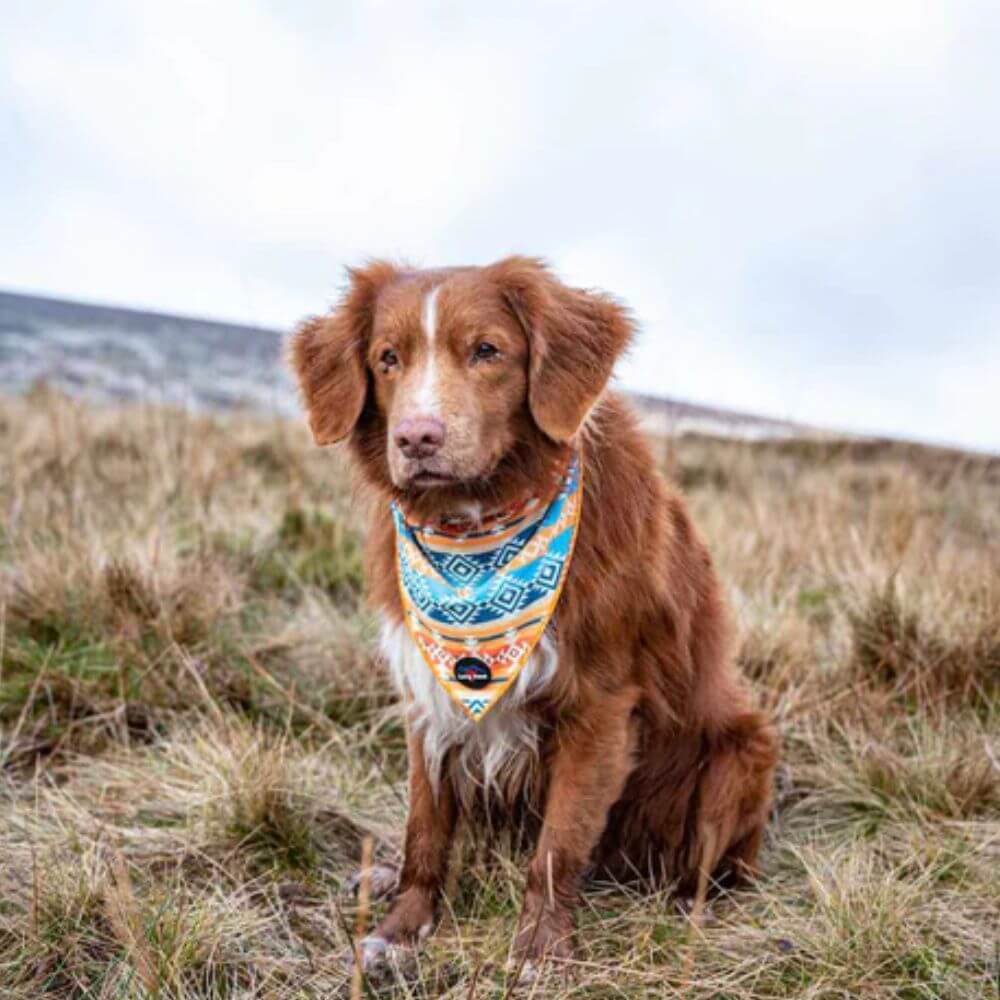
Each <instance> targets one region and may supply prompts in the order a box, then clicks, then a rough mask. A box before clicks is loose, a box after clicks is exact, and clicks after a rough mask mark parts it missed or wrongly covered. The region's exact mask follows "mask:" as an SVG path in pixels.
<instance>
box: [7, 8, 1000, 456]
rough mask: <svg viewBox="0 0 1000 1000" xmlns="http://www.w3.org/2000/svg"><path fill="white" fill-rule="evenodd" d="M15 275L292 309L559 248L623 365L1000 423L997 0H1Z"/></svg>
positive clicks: (40, 281) (987, 427)
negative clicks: (629, 342)
mask: <svg viewBox="0 0 1000 1000" xmlns="http://www.w3.org/2000/svg"><path fill="white" fill-rule="evenodd" d="M3 7H4V16H3V19H4V30H3V32H2V33H0V233H2V234H3V238H2V239H0V287H2V288H6V289H8V290H23V291H33V292H40V293H46V294H54V295H60V296H66V297H71V298H80V299H84V300H88V301H97V302H111V303H120V304H127V305H136V306H143V307H149V308H153V309H159V310H164V311H168V312H179V313H183V314H191V315H205V316H210V317H217V318H223V319H229V320H235V321H237V322H248V323H253V324H258V325H267V326H276V327H279V328H288V327H290V326H291V325H292V324H293V323H294V322H295V321H296V320H297V319H298V318H300V317H301V316H302V315H304V314H307V313H312V312H317V311H321V310H323V309H324V308H326V307H327V306H328V305H329V304H330V303H332V302H333V301H335V300H336V297H337V295H338V293H339V291H340V289H341V288H342V286H343V282H344V269H345V267H347V266H349V265H351V264H355V263H358V262H359V261H362V260H364V259H365V258H368V257H382V256H387V257H391V258H396V259H400V260H404V261H408V262H410V263H412V264H416V265H424V266H434V265H441V264H465V263H473V264H481V263H488V262H490V261H492V260H495V259H497V258H500V257H502V256H504V255H506V254H509V253H528V254H532V255H540V256H543V257H545V258H547V259H548V260H549V261H550V262H551V264H552V265H553V267H554V268H555V269H556V271H557V272H558V273H559V274H560V275H561V276H562V277H563V278H564V279H566V280H567V281H569V282H571V283H573V284H577V285H582V286H592V287H597V288H602V289H606V290H608V291H611V292H613V293H615V294H616V295H618V296H619V297H620V298H622V299H623V300H624V301H625V302H627V303H628V305H629V306H630V307H631V308H632V310H633V312H634V314H635V316H636V318H637V320H638V322H639V325H640V331H641V332H640V335H639V338H638V341H637V343H636V346H635V347H634V349H633V350H632V352H631V354H630V355H629V356H628V358H626V359H625V361H624V362H623V363H622V364H621V365H620V367H619V378H620V381H621V382H622V383H623V384H624V385H625V386H626V387H629V388H634V389H638V390H642V391H645V392H650V393H655V394H659V395H668V396H673V397H677V398H680V399H687V400H691V401H696V402H701V403H708V404H714V405H720V406H724V407H730V408H734V409H739V410H745V411H749V412H753V413H759V414H763V415H768V416H773V417H779V418H788V419H793V420H797V421H802V422H805V423H809V424H814V425H818V426H823V427H829V428H838V429H845V430H852V431H859V432H881V433H888V434H894V435H899V436H903V437H909V438H919V439H924V440H929V441H936V442H943V443H956V444H963V445H967V446H972V447H978V448H984V449H989V450H994V451H1000V99H998V96H1000V59H998V58H997V52H998V51H1000V5H998V4H996V3H995V2H983V3H977V2H974V0H928V2H921V0H864V2H862V0H837V2H828V0H752V2H751V0H747V2H739V0H729V2H727V0H698V2H697V3H691V2H687V3H672V2H663V0H661V2H649V3H647V2H640V0H634V2H623V0H619V2H617V3H592V2H588V0H574V2H562V0H551V2H521V0H511V2H507V3H504V4H496V3H485V2H478V0H465V2H443V3H404V2H396V3H387V2H368V3H361V2H351V0H338V2H329V0H325V2H311V0H211V2H208V0H202V2H194V0H171V2H169V3H166V2H154V0H88V3H86V4H82V3H79V2H78V0H47V2H46V3H44V4H41V3H38V2H37V0H4V4H3Z"/></svg>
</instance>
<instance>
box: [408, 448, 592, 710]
mask: <svg viewBox="0 0 1000 1000" xmlns="http://www.w3.org/2000/svg"><path fill="white" fill-rule="evenodd" d="M582 481H583V473H582V469H581V465H580V459H579V457H578V456H576V455H571V456H570V458H569V460H568V462H566V463H564V464H562V465H561V466H560V468H559V469H558V470H557V472H556V473H555V474H554V476H553V483H552V486H551V488H550V490H549V491H548V492H547V494H546V495H543V496H537V497H532V498H531V499H529V500H522V501H520V502H518V503H516V504H512V505H511V506H509V507H506V508H504V509H502V510H499V511H496V512H495V513H493V514H490V515H489V516H488V517H486V518H484V519H483V521H482V522H481V523H480V522H477V523H476V524H475V530H470V528H472V527H473V525H472V523H471V522H469V521H468V520H465V519H461V518H443V519H441V520H439V521H437V522H435V523H433V524H427V523H411V522H410V521H408V520H407V519H406V516H405V515H404V513H403V511H402V509H401V508H400V506H399V505H398V504H396V503H394V504H393V505H392V515H393V519H394V520H395V524H396V557H397V570H398V575H399V590H400V595H401V596H402V599H403V612H404V615H405V617H406V625H407V627H408V628H409V630H410V635H411V636H412V637H413V641H414V642H415V643H416V644H417V648H418V649H419V650H420V652H421V654H422V656H423V658H424V661H425V662H426V664H427V666H428V667H429V668H430V670H431V673H433V674H434V676H435V678H437V680H438V682H439V683H440V684H441V686H442V687H443V688H444V689H445V691H447V692H448V694H449V695H450V696H451V697H452V698H453V699H454V700H455V701H456V702H457V703H458V704H459V705H461V706H462V708H463V709H464V710H465V711H466V712H467V713H468V715H469V716H470V717H471V718H472V719H474V720H476V721H478V720H480V719H482V718H483V717H484V716H485V715H486V713H487V712H488V711H489V710H490V709H491V708H492V707H493V706H494V705H495V704H496V703H497V702H498V701H499V700H500V697H501V695H503V693H504V692H505V691H506V690H507V689H508V688H509V687H510V686H511V685H512V684H513V683H514V681H515V680H516V679H517V675H518V673H520V670H521V668H522V667H523V666H524V664H525V663H527V662H528V657H529V656H530V655H531V652H532V650H533V649H534V648H535V645H536V644H537V642H538V640H539V639H541V637H542V633H543V632H544V631H545V626H546V625H548V623H549V619H550V618H551V617H552V614H553V612H554V611H555V609H556V604H557V603H558V601H559V594H560V593H561V591H562V587H563V583H564V581H565V579H566V571H567V569H568V568H569V562H570V559H571V558H572V555H573V546H574V543H575V542H576V530H577V525H578V524H579V522H580V509H581V506H582V502H581V501H582V496H583V494H582V490H581V484H582Z"/></svg>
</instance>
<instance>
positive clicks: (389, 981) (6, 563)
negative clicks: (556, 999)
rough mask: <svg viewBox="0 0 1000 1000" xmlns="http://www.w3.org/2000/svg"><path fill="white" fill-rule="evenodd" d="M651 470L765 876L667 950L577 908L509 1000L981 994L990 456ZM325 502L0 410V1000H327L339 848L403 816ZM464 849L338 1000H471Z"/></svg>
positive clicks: (258, 456)
mask: <svg viewBox="0 0 1000 1000" xmlns="http://www.w3.org/2000/svg"><path fill="white" fill-rule="evenodd" d="M663 460H664V464H665V466H666V468H667V470H668V473H669V474H670V475H673V476H675V477H676V478H677V479H678V480H679V481H680V482H682V483H683V484H684V485H685V487H686V489H687V491H688V494H689V497H690V500H691V503H692V506H693V507H694V510H695V514H696V516H697V519H698V521H699V523H700V524H701V525H702V527H703V529H704V531H705V533H706V535H707V536H708V538H709V539H710V541H711V545H712V548H713V551H714V553H715V556H716V559H717V562H718V564H719V568H720V570H721V572H722V574H723V576H724V578H725V579H726V581H727V582H728V583H729V585H730V587H731V590H732V597H733V602H734V604H735V606H736V608H737V610H738V614H739V618H740V622H741V627H742V632H743V636H744V643H743V650H742V660H743V664H744V667H745V669H746V670H747V672H748V673H749V674H750V676H752V677H753V679H754V681H755V684H756V685H757V688H758V691H759V695H760V697H761V699H762V700H763V701H764V702H765V703H767V704H768V705H769V706H770V708H771V710H772V711H773V712H774V713H775V715H776V717H777V718H778V720H779V722H780V726H781V730H782V734H783V739H784V745H785V763H784V765H783V770H782V774H781V780H780V783H779V785H780V787H779V806H778V809H777V811H776V816H775V820H774V823H773V829H772V832H771V836H770V840H769V843H768V845H767V849H766V853H765V857H764V866H765V870H766V875H765V877H764V878H763V880H762V881H761V882H760V883H759V884H758V885H757V886H756V887H754V888H753V889H751V890H747V891H743V892H740V893H738V894H736V895H733V896H730V897H727V898H722V899H719V900H718V901H716V902H715V903H714V904H713V906H712V909H711V911H710V914H709V919H708V922H707V925H706V927H705V928H704V930H703V931H702V932H701V933H699V934H693V933H691V932H690V931H689V929H688V926H687V924H686V921H685V919H684V917H683V916H682V915H680V914H679V913H678V912H677V911H676V910H675V909H674V908H673V907H672V905H671V903H670V901H669V900H668V899H667V898H666V897H665V896H664V895H648V894H641V893H635V892H633V891H630V890H629V891H627V890H623V889H621V888H618V887H613V886H604V887H592V888H591V889H589V890H588V891H587V893H586V895H585V900H584V905H583V907H582V911H581V920H580V924H581V933H580V952H579V961H578V962H577V963H575V964H574V965H573V967H572V968H571V969H569V970H568V971H567V972H566V973H565V974H563V975H560V976H558V977H553V978H549V979H547V980H543V981H542V982H540V983H536V984H535V985H534V986H533V987H522V988H520V989H519V991H518V992H519V993H522V994H523V995H532V993H533V995H535V996H567V997H568V996H570V995H573V996H576V995H580V996H594V997H615V996H619V997H642V996H649V997H654V996H655V997H662V996H674V995H677V996H681V995H683V996H689V997H705V998H708V997H719V998H733V1000H749V998H752V997H760V998H764V997H813V998H820V997H822V998H834V997H890V996H892V997H905V998H912V1000H918V998H931V997H988V996H995V995H996V993H997V984H998V978H997V977H998V975H1000V971H998V928H1000V878H998V876H997V872H998V871H1000V726H998V720H1000V462H997V461H989V460H986V459H976V458H970V457H968V456H960V455H954V454H947V453H943V452H936V451H930V450H926V449H919V448H916V447H910V446H894V445H889V444H884V443H883V444H875V445H863V444H853V445H845V444H842V443H841V444H838V443H825V444H824V443H811V444H810V443H801V442H799V443H795V442H790V443H781V444H778V443H775V444H741V443H734V442H724V441H712V440H707V439H695V438H684V439H680V440H676V441H670V442H665V443H664V445H663ZM359 506H360V504H359V502H358V501H357V499H356V498H355V497H353V496H352V493H351V490H350V488H349V486H348V485H347V482H346V479H345V472H344V467H343V465H342V464H341V462H340V460H339V459H338V458H337V456H336V455H331V454H329V453H322V452H319V451H318V450H316V449H314V448H313V447H312V446H311V445H310V443H309V442H308V440H307V438H306V436H305V434H304V433H303V432H302V430H301V429H300V428H298V427H296V426H293V425H290V424H286V423H281V422H276V421H266V420H259V419H253V418H249V417H219V418H209V417H192V416H189V415H184V414H182V413H178V412H173V411H168V410H162V409H159V410H145V409H125V410H119V411H114V410H102V409H93V408H88V407H85V406H83V405H81V404H76V403H72V402H70V401H68V400H66V399H63V398H61V397H58V396H54V395H50V394H47V393H45V392H37V393H35V394H34V395H33V396H31V397H29V398H27V399H7V400H0V727H2V729H0V733H2V742H0V764H2V772H0V781H2V784H0V996H3V997H12V998H36V997H45V996H53V997H55V996H60V997H69V996H73V997H102V998H110V997H148V998H152V997H187V998H195V997H257V996H260V997H275V998H278V997H287V998H291V997H329V996H337V995H347V994H346V991H347V990H348V989H349V977H348V974H347V972H346V971H345V969H344V966H343V963H342V957H343V955H344V954H345V953H346V951H347V949H348V947H349V936H348V935H349V930H350V928H352V927H353V926H354V920H355V913H354V903H353V900H352V899H351V897H350V896H349V895H348V894H346V893H344V892H343V891H342V889H343V885H344V883H345V880H346V879H347V877H348V875H349V874H350V873H351V872H352V870H353V868H354V867H355V866H356V859H357V858H358V857H359V854H360V850H361V847H360V845H361V842H362V840H363V839H364V837H365V836H366V835H373V836H374V838H375V841H376V844H377V845H378V846H377V852H378V853H379V854H380V855H381V856H382V857H388V856H390V855H391V854H392V853H393V851H394V844H395V839H394V838H395V836H396V835H397V834H398V831H399V828H400V825H401V822H402V817H403V815H404V803H403V795H404V794H405V785H404V782H403V775H404V768H405V759H404V757H405V754H404V747H403V739H402V728H401V724H400V717H399V711H398V707H397V706H396V705H395V703H394V700H393V698H392V695H391V692H390V691H389V689H388V686H387V684H386V682H385V681H384V680H383V679H382V677H381V676H380V674H379V672H378V671H377V670H376V669H375V668H374V665H373V664H372V662H371V649H372V643H371V638H372V624H371V622H370V621H369V619H368V617H367V615H366V613H365V611H364V609H363V605H362V602H361V599H360V583H361V574H362V568H363V567H362V564H361V555H360V549H359V531H360V527H361V523H362V520H361V517H360V515H359V509H358V508H359ZM466 853H467V855H468V857H467V859H466V861H467V863H466V865H465V867H464V869H463V872H462V874H461V876H460V877H459V878H458V879H457V881H456V884H455V886H454V890H453V892H452V893H451V894H450V896H449V899H448V901H447V906H446V913H445V917H444V922H443V925H442V927H441V929H440V930H439V932H438V933H437V934H436V935H435V936H434V937H433V938H432V939H431V941H429V942H428V946H427V948H426V949H425V951H424V952H423V953H421V954H420V955H419V956H418V957H416V958H415V959H414V960H413V962H412V963H410V964H409V965H407V966H406V967H403V968H399V969H398V970H397V971H396V972H394V973H391V974H389V975H387V976H385V977H383V978H382V979H380V981H379V982H377V983H369V984H368V988H369V990H370V991H372V992H380V993H384V994H387V995H397V996H400V997H404V996H406V997H436V996H446V995H447V996H454V997H466V996H477V997H503V996H505V995H507V992H508V989H509V988H510V984H509V982H508V977H507V973H506V971H505V960H506V957H507V949H508V945H509V941H510V937H511V933H512V930H513V924H514V920H515V918H516V914H517V906H518V900H519V897H520V890H521V875H520V859H518V858H517V857H515V856H514V855H512V854H511V853H510V852H509V851H508V850H506V849H503V848H500V849H498V850H497V851H496V852H495V853H494V854H493V855H492V856H490V857H482V856H481V855H480V856H472V853H471V852H470V851H466ZM383 905H384V904H383ZM689 952H690V953H692V954H693V959H694V976H693V980H692V982H691V984H690V987H689V988H685V983H684V979H683V977H684V967H685V956H686V955H687V954H688V953H689Z"/></svg>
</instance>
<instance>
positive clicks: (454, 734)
mask: <svg viewBox="0 0 1000 1000" xmlns="http://www.w3.org/2000/svg"><path fill="white" fill-rule="evenodd" d="M381 649H382V654H383V656H385V659H386V661H387V663H388V665H389V670H390V673H391V674H392V679H393V683H394V684H395V685H396V688H397V690H398V691H399V693H400V695H401V696H402V697H403V698H404V699H405V700H406V701H407V702H408V703H409V712H410V724H411V725H412V726H414V727H416V729H417V730H418V731H419V732H420V733H421V735H422V738H423V744H424V758H425V762H426V765H427V771H428V776H429V777H430V780H431V783H432V784H433V785H434V786H435V788H437V786H438V785H439V784H440V781H441V776H442V767H443V766H444V764H445V760H446V758H448V767H449V771H450V773H451V775H452V777H453V779H455V783H456V786H457V787H458V789H459V792H460V794H464V793H465V792H468V793H469V794H473V793H474V792H475V791H476V790H477V789H482V790H484V791H485V792H487V793H489V794H499V795H502V796H506V795H507V794H508V793H509V792H510V791H512V790H514V789H515V788H516V787H517V786H519V785H521V784H523V782H524V781H525V780H526V778H527V775H528V774H529V773H530V771H531V769H532V765H533V764H534V763H535V762H536V761H537V757H538V749H539V727H538V724H537V722H536V721H535V720H534V719H533V718H532V716H531V715H530V714H529V713H528V712H527V711H526V710H525V705H526V703H527V702H528V701H529V700H530V699H532V698H534V697H536V696H538V695H540V694H542V693H543V692H544V691H545V689H546V688H547V687H548V686H549V684H550V683H551V682H552V679H553V678H554V677H555V674H556V670H557V668H558V665H559V656H558V650H557V645H556V641H555V639H554V637H553V634H552V629H551V628H550V629H549V630H548V631H546V633H545V634H544V635H543V636H542V640H541V642H539V644H538V645H537V646H536V647H535V650H534V652H533V653H532V655H531V657H530V658H529V660H528V662H527V663H526V664H525V665H524V666H523V667H522V668H521V672H520V673H519V674H518V675H517V679H516V680H515V681H514V683H513V684H512V685H511V687H510V688H509V689H508V690H507V691H506V692H505V693H504V695H503V697H502V698H501V699H500V701H499V702H498V703H497V704H496V706H495V707H494V708H493V709H492V710H491V711H490V712H489V714H488V715H487V716H486V717H485V718H484V719H481V720H480V721H479V722H474V721H473V720H472V719H470V718H469V716H468V715H466V714H465V712H463V711H462V709H461V708H460V707H459V706H458V705H456V704H455V702H454V701H453V700H452V699H451V698H450V697H449V696H448V694H447V692H445V690H444V689H443V688H442V687H441V685H440V684H439V683H438V682H437V680H436V679H435V678H434V676H433V674H432V673H431V671H430V668H429V667H428V666H427V664H426V663H425V662H424V660H423V657H422V656H421V655H420V651H419V650H418V649H417V647H416V644H415V643H414V641H413V639H412V638H411V636H410V633H409V632H408V631H407V628H406V626H405V625H404V624H403V623H401V622H399V623H396V622H389V621H384V622H383V626H382V636H381ZM450 750H454V751H455V752H454V753H452V754H451V755H450V756H449V751H450Z"/></svg>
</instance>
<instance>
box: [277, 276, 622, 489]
mask: <svg viewBox="0 0 1000 1000" xmlns="http://www.w3.org/2000/svg"><path fill="white" fill-rule="evenodd" d="M631 332H632V324H631V322H630V320H629V318H628V316H627V314H626V313H625V311H624V310H623V309H622V307H621V306H619V305H618V304H617V303H616V302H614V301H613V300H612V299H611V298H609V297H607V296H604V295H601V294H595V293H592V292H585V291H582V290H579V289H575V288H568V287H567V286H566V285H564V284H562V283H561V282H560V281H558V280H557V279H556V278H555V277H554V276H553V275H552V274H551V273H550V272H549V271H548V269H547V268H546V267H545V266H544V265H543V264H542V263H541V262H540V261H537V260H533V259H529V258H523V257H511V258H508V259H506V260H503V261H500V262H499V263H497V264H493V265H491V266H489V267H466V268H450V269H446V270H436V271H413V270H405V269H402V268H399V267H396V266H394V265H392V264H388V263H385V262H375V263H371V264H369V265H368V266H366V267H364V268H359V269H356V270H352V271H351V272H350V285H349V288H348V290H347V292H346V294H345V295H344V297H343V299H342V300H341V301H340V303H339V304H338V305H337V306H336V307H335V308H334V309H333V311H332V312H331V313H330V314H329V315H328V316H323V317H315V318H312V319H309V320H307V321H306V322H304V323H303V324H302V325H301V326H300V327H299V329H298V330H297V331H296V332H295V334H294V336H293V338H292V341H291V350H290V357H291V363H292V367H293V369H294V371H295V373H296V375H297V377H298V381H299V385H300V388H301V391H302V397H303V400H304V402H305V406H306V410H307V411H308V415H309V425H310V427H311V428H312V432H313V436H314V437H315V439H316V441H317V443H318V444H321V445H325V444H332V443H333V442H335V441H339V440H341V439H342V438H345V437H348V436H350V437H351V442H352V445H353V446H354V448H355V451H356V453H357V454H358V455H359V457H360V458H361V459H362V462H363V465H364V466H365V468H366V470H367V472H368V474H369V476H370V477H371V478H373V479H374V480H375V481H376V482H380V483H381V484H382V485H385V486H386V487H390V488H393V489H394V490H395V491H396V492H401V493H407V494H415V495H419V494H426V493H429V492H431V491H435V492H440V491H444V492H447V493H454V492H459V493H461V492H463V491H471V492H473V493H475V492H476V491H477V489H479V490H481V489H482V488H483V487H484V486H485V485H486V484H489V483H490V481H491V480H492V479H494V478H495V477H496V476H497V474H498V473H499V471H500V470H502V469H503V468H504V467H507V468H509V469H512V468H514V467H518V466H520V467H522V468H523V466H524V463H525V461H526V456H527V454H528V453H530V452H538V451H543V452H544V451H546V450H548V451H549V452H550V453H551V452H552V451H553V450H554V449H558V448H560V447H562V446H563V445H565V444H566V443H567V442H569V441H571V440H572V439H573V438H574V436H575V435H576V434H577V432H578V431H579V430H580V428H581V426H582V425H583V423H584V421H585V419H586V417H587V414H588V413H589V411H590V409H591V407H592V406H593V405H594V403H595V402H596V401H597V399H598V398H599V396H600V394H601V392H602V390H603V389H604V386H605V384H606V383H607V381H608V378H609V377H610V375H611V370H612V367H613V366H614V363H615V360H616V359H617V357H618V356H619V355H620V354H621V352H622V350H623V349H624V347H625V346H626V344H627V343H628V340H629V337H630V335H631Z"/></svg>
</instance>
